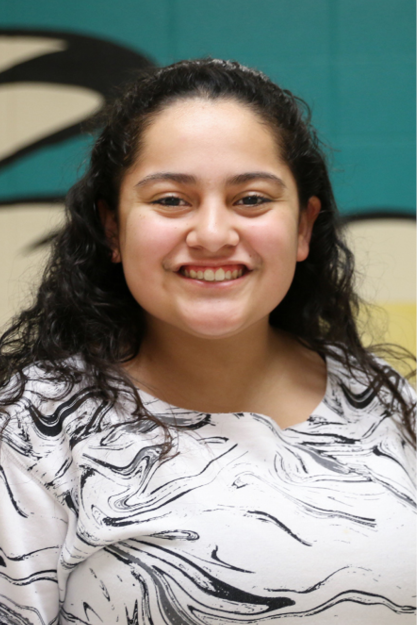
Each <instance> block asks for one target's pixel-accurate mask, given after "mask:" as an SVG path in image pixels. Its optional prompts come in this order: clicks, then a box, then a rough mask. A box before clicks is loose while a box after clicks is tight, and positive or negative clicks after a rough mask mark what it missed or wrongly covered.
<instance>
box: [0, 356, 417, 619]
mask: <svg viewBox="0 0 417 625" xmlns="http://www.w3.org/2000/svg"><path fill="white" fill-rule="evenodd" d="M327 367H328V380H327V389H326V395H325V397H324V399H323V401H322V402H321V403H320V405H319V406H318V407H317V408H316V410H314V412H313V414H312V415H311V416H310V418H309V419H308V420H307V421H306V422H304V423H301V424H299V425H295V426H293V427H290V428H287V429H285V430H282V429H280V428H279V426H278V425H277V424H276V423H275V422H274V421H273V420H272V419H271V418H269V417H267V416H263V415H259V414H253V413H237V414H203V413H198V412H193V411H189V410H183V409H180V408H175V407H173V406H170V405H168V404H166V403H164V402H161V401H159V400H157V399H155V398H152V397H151V396H150V395H147V394H146V393H142V392H141V396H142V398H143V401H144V403H145V405H146V407H147V408H148V410H150V411H151V412H152V413H154V414H156V415H157V416H158V417H159V418H160V419H161V420H162V421H164V422H165V423H167V424H168V425H170V426H174V424H176V427H171V433H172V436H173V449H172V451H171V452H170V453H169V455H168V456H167V457H166V458H162V459H161V457H160V455H161V445H162V444H163V441H164V435H163V431H162V429H161V428H160V427H158V426H155V424H153V423H152V422H150V421H149V420H146V421H142V422H138V420H137V418H136V417H133V418H132V416H131V411H132V404H131V403H130V401H129V400H128V399H126V400H124V401H123V402H122V405H121V406H120V407H118V408H117V409H116V408H114V407H111V406H110V405H107V404H106V403H105V402H101V401H100V400H98V399H97V398H96V397H95V396H94V393H93V390H92V389H91V388H83V387H82V386H78V387H74V388H73V389H72V390H71V391H70V392H68V391H67V392H65V389H64V387H63V386H61V387H59V388H58V387H57V385H56V384H55V383H54V382H53V381H51V380H48V379H46V378H45V375H44V374H43V375H42V372H41V371H40V370H39V369H37V368H35V367H34V368H33V369H32V371H31V372H30V375H29V377H30V380H29V381H28V383H27V385H26V390H25V393H24V395H23V397H22V398H21V400H20V401H19V402H18V403H17V404H16V405H14V406H12V407H11V408H10V409H9V414H10V417H11V418H10V420H9V421H8V422H7V424H6V426H5V429H4V432H3V440H2V444H1V448H0V451H1V455H0V459H1V468H0V475H1V477H2V480H1V493H0V497H1V499H0V501H1V518H0V556H1V557H0V617H1V618H0V623H7V625H14V624H18V625H21V624H25V625H27V624H31V625H41V624H42V625H46V624H52V623H62V624H67V623H68V624H69V623H76V624H87V623H88V624H90V625H98V624H102V623H104V624H105V625H113V624H114V625H115V624H123V625H125V624H126V625H127V624H129V625H145V624H146V625H162V624H170V625H171V624H172V625H197V624H199V625H200V624H207V625H217V624H224V625H231V624H238V623H239V624H241V623H244V624H247V623H252V624H253V623H263V624H268V625H269V624H270V623H278V622H281V621H282V622H283V623H285V625H292V624H297V625H300V623H301V620H302V623H303V624H304V623H305V624H306V625H326V624H327V623H332V624H333V623H335V622H337V623H338V624H341V625H344V624H346V625H352V624H353V623H361V624H362V623H366V625H374V624H375V625H396V624H398V625H411V624H412V623H413V624H415V619H416V617H415V614H416V611H415V605H416V600H415V594H416V593H415V573H416V564H415V549H416V545H415V511H416V506H415V503H416V497H415V495H416V493H415V486H414V484H415V480H414V464H415V457H414V451H413V449H412V447H411V445H410V444H409V443H408V442H407V440H406V438H405V437H404V436H403V434H402V433H401V429H400V427H399V426H398V415H395V414H394V415H393V414H387V411H386V410H385V409H384V407H383V406H382V405H381V403H380V401H379V400H378V398H377V397H375V395H374V392H373V391H372V390H370V389H368V388H367V387H366V386H365V385H363V384H359V383H358V382H355V381H353V380H352V379H351V378H350V377H349V375H348V374H347V373H346V372H345V371H344V370H343V369H342V367H341V365H340V364H338V363H337V362H336V361H335V360H333V359H331V358H328V359H327ZM40 392H41V393H43V394H46V395H48V397H50V399H47V400H45V399H42V398H41V397H40V395H39V393H40ZM58 392H60V393H61V395H62V394H63V396H61V398H60V399H59V398H58V399H57V394H58ZM404 392H405V393H409V391H408V390H407V386H406V385H405V384H404ZM127 421H130V423H127ZM300 617H302V619H301V620H300Z"/></svg>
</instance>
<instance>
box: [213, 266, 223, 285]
mask: <svg viewBox="0 0 417 625" xmlns="http://www.w3.org/2000/svg"><path fill="white" fill-rule="evenodd" d="M214 279H215V280H216V282H221V281H222V280H224V270H223V269H218V270H217V271H216V273H215V274H214Z"/></svg>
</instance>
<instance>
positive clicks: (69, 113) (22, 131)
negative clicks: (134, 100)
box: [0, 83, 103, 176]
mask: <svg viewBox="0 0 417 625" xmlns="http://www.w3.org/2000/svg"><path fill="white" fill-rule="evenodd" d="M102 104H103V98H102V97H101V96H100V95H99V94H98V93H97V92H95V91H91V90H89V89H84V88H81V87H74V86H65V85H50V84H42V83H36V84H31V83H18V84H11V85H3V86H1V87H0V158H5V157H6V156H9V154H13V152H15V151H16V150H19V149H21V148H23V147H25V146H27V145H30V144H31V143H34V142H35V141H38V140H39V139H42V138H44V137H47V136H48V135H50V134H53V133H54V132H56V131H58V130H61V129H62V128H65V127H67V126H72V125H73V124H75V123H78V122H81V121H82V120H84V119H86V118H87V117H89V116H90V115H92V114H93V113H95V112H97V111H98V110H99V109H100V108H101V106H102ZM46 175H47V172H45V176H46Z"/></svg>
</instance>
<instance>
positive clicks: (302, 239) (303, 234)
mask: <svg viewBox="0 0 417 625" xmlns="http://www.w3.org/2000/svg"><path fill="white" fill-rule="evenodd" d="M320 209H321V202H320V200H319V198H318V197H316V196H315V195H313V196H312V197H311V198H310V199H309V200H308V203H307V206H306V208H304V209H303V210H302V211H301V213H300V220H299V224H298V248H297V260H298V261H300V260H305V259H306V258H307V256H308V253H309V251H310V239H311V234H312V232H313V226H314V222H315V221H316V219H317V216H318V214H319V212H320Z"/></svg>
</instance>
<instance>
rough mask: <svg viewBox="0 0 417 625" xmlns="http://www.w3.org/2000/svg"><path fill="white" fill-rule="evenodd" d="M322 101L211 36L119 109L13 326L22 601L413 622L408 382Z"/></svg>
mask: <svg viewBox="0 0 417 625" xmlns="http://www.w3.org/2000/svg"><path fill="white" fill-rule="evenodd" d="M304 110H305V109H304V108H303V105H302V103H301V102H300V101H298V100H297V98H295V97H294V96H292V94H290V93H289V92H287V91H283V90H282V89H280V88H279V87H278V86H277V85H275V84H273V83H272V82H271V81H269V79H268V78H266V77H265V76H264V75H263V74H261V73H259V72H256V71H254V70H250V69H248V68H245V67H243V66H240V65H239V64H237V63H231V62H227V61H218V60H202V61H184V62H181V63H178V64H175V65H173V66H170V67H167V68H163V69H161V70H153V71H150V72H147V73H146V74H143V75H141V76H139V77H138V78H137V80H136V81H135V82H134V83H132V85H131V86H130V87H129V88H128V89H127V90H126V93H125V94H124V95H123V96H122V98H121V99H120V100H119V101H118V102H116V103H115V104H114V105H113V107H112V108H111V109H110V110H109V111H108V112H107V117H106V120H105V124H104V128H103V130H102V132H101V134H100V136H99V137H98V139H97V141H96V144H95V146H94V149H93V152H92V156H91V163H90V168H89V171H88V172H87V173H86V175H85V177H84V178H83V179H82V180H81V181H80V182H79V183H78V184H77V185H76V186H75V187H74V188H73V189H72V190H71V192H70V194H69V196H68V202H67V206H68V221H67V224H66V225H65V226H64V228H63V231H62V233H61V235H60V237H59V239H58V240H57V242H56V244H55V249H54V253H53V255H52V258H51V260H50V264H49V267H48V269H47V271H46V273H45V277H44V280H43V282H42V285H41V287H40V289H39V293H38V297H37V300H36V302H35V303H34V305H33V307H32V308H31V309H29V310H27V311H24V312H23V313H22V314H21V315H20V316H19V317H18V318H17V319H16V320H15V322H14V324H13V325H12V326H11V327H10V328H9V330H8V331H7V332H6V333H5V335H4V336H3V338H2V339H1V351H0V354H1V355H0V366H1V375H2V378H1V379H2V385H3V386H2V389H3V390H2V393H1V395H0V404H1V406H3V415H4V416H3V420H4V424H3V430H2V431H3V444H2V461H3V466H2V471H3V473H2V475H3V477H4V480H3V488H4V492H3V493H2V501H3V502H6V504H5V513H4V515H3V519H2V523H1V526H0V532H1V534H0V537H1V545H2V551H3V554H4V558H3V566H4V569H3V573H1V574H0V575H1V577H0V584H1V592H0V595H1V598H0V614H1V615H2V616H3V618H4V620H5V621H6V622H16V623H17V622H21V621H22V619H25V622H29V623H46V622H58V620H59V622H60V623H85V622H86V619H87V621H88V622H90V623H96V622H97V623H98V622H105V623H106V624H108V625H111V624H112V623H120V622H126V621H127V622H130V623H133V622H134V623H137V624H141V625H142V624H146V625H150V624H151V623H154V624H159V623H161V624H162V623H167V624H168V623H178V624H181V625H183V624H189V625H197V624H201V623H207V624H208V623H219V622H225V623H226V622H227V623H259V622H264V621H265V622H266V623H273V622H278V620H279V619H281V618H285V619H286V622H289V623H292V622H294V623H296V622H298V621H299V618H300V617H304V618H305V620H306V622H310V623H312V624H314V625H317V623H320V625H322V624H325V623H327V622H329V623H330V622H334V619H335V618H336V617H339V621H340V622H342V623H351V622H354V621H355V620H358V622H359V621H361V622H366V623H367V624H371V625H372V624H373V623H378V625H381V623H382V624H383V623H386V624H389V625H393V624H395V623H397V622H398V623H401V624H404V625H405V624H407V623H410V624H411V622H413V619H414V616H413V614H415V607H414V606H413V588H414V584H413V576H414V574H415V568H414V567H415V564H414V557H413V554H412V548H411V544H412V541H413V532H414V510H415V507H414V500H415V497H414V490H413V482H412V468H413V440H415V437H414V434H413V402H414V400H413V394H412V392H411V390H410V387H409V386H408V384H407V383H406V381H405V380H404V379H403V378H401V376H400V375H399V374H398V373H397V372H396V371H394V370H393V369H392V368H391V367H389V366H388V365H387V364H386V363H385V362H384V361H382V360H381V359H379V358H376V357H375V355H374V354H373V353H371V352H370V351H368V350H366V349H364V347H363V346H362V344H361V340H360V337H359V334H358V331H357V328H356V324H355V316H354V315H355V312H356V310H357V305H358V298H357V296H356V295H355V292H354V290H353V286H352V284H353V282H352V281H353V260H352V255H351V253H350V252H349V250H348V249H347V248H346V246H345V244H344V243H343V241H342V240H341V238H340V235H339V229H338V228H339V227H338V217H337V210H336V207H335V203H334V198H333V194H332V189H331V185H330V182H329V177H328V173H327V168H326V163H325V159H324V156H323V154H322V151H321V149H320V144H319V141H318V139H317V136H316V134H315V131H314V130H313V128H312V127H311V125H310V122H309V119H308V118H306V116H305V115H304ZM335 492H336V493H337V497H336V498H335ZM45 527H47V531H45ZM301 563H302V565H301ZM388 563H389V564H388ZM393 579H395V580H396V582H395V584H394V583H393V581H392V580H393ZM352 580H354V581H352ZM19 619H20V620H19ZM94 619H95V620H94ZM340 619H341V620H340ZM22 622H23V621H22Z"/></svg>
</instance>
